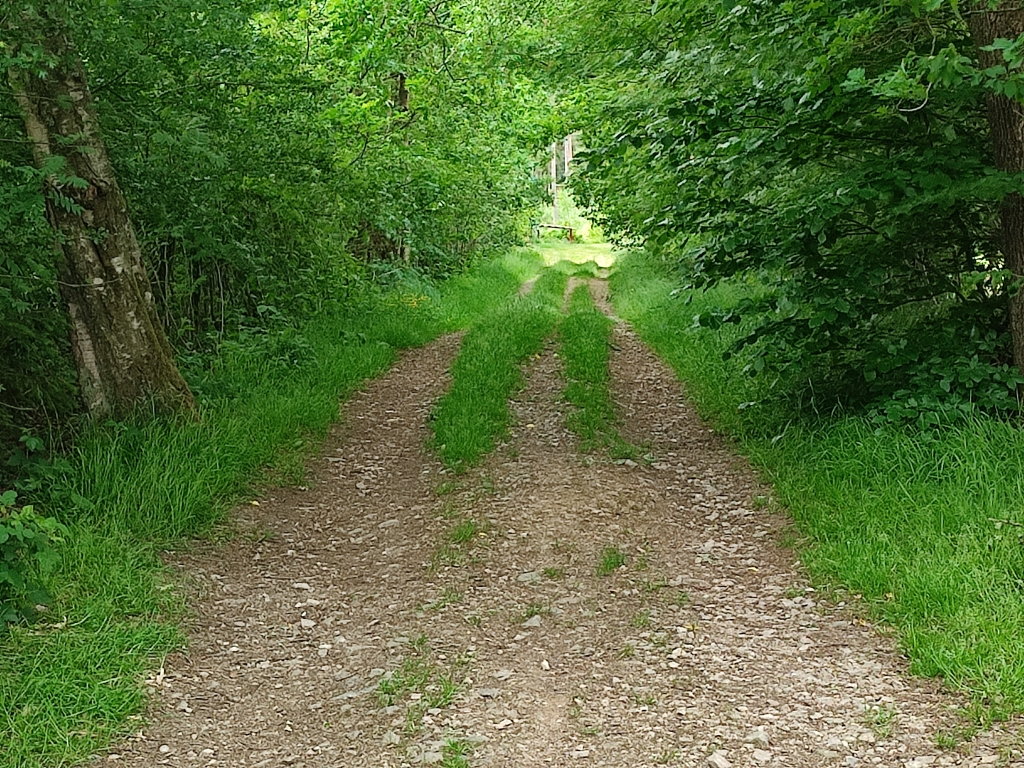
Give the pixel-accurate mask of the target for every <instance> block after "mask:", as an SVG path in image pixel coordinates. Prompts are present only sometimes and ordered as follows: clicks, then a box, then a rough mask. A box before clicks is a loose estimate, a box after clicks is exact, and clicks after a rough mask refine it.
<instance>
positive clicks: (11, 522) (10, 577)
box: [0, 491, 67, 634]
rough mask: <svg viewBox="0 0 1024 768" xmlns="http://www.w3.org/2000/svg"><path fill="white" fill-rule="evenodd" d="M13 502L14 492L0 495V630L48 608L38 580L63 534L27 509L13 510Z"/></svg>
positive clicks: (59, 527)
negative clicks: (39, 609)
mask: <svg viewBox="0 0 1024 768" xmlns="http://www.w3.org/2000/svg"><path fill="white" fill-rule="evenodd" d="M16 500H17V494H15V492H14V491H6V492H4V493H2V494H0V629H2V628H3V627H4V626H5V625H7V624H11V623H14V622H20V621H26V620H30V619H33V618H35V616H36V611H37V606H40V605H42V606H47V605H49V604H50V600H51V598H50V594H49V592H47V590H46V588H45V587H44V586H43V581H42V580H43V578H44V577H45V576H46V574H47V573H48V572H49V571H50V570H51V569H52V568H53V566H54V565H55V564H56V562H57V559H58V555H57V553H56V552H55V551H54V549H53V546H52V545H53V544H54V543H58V542H59V541H60V540H61V537H62V536H63V535H65V534H66V533H67V529H66V528H65V527H64V526H63V525H61V524H60V523H59V522H57V521H56V520H55V519H54V518H52V517H43V516H42V515H39V514H38V513H37V512H36V511H35V509H33V508H32V506H31V505H26V506H24V507H21V508H20V509H16V508H15V507H14V504H15V501H16ZM0 634H2V633H0Z"/></svg>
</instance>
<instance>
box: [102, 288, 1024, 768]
mask: <svg viewBox="0 0 1024 768" xmlns="http://www.w3.org/2000/svg"><path fill="white" fill-rule="evenodd" d="M591 287H592V291H596V292H598V294H600V291H601V290H602V287H601V286H600V285H597V286H596V287H595V286H594V284H593V283H592V284H591ZM456 347H457V340H455V339H452V338H447V339H443V340H441V341H439V342H438V343H436V344H435V345H432V346H430V347H427V348H425V349H422V350H416V351H413V352H410V353H408V354H407V355H405V356H404V357H403V358H402V360H401V361H400V362H399V364H398V365H397V366H396V367H395V368H394V369H393V370H392V371H391V372H390V373H389V374H388V375H387V376H385V377H384V378H382V379H380V380H378V381H376V382H373V383H371V384H369V385H368V386H367V388H366V391H365V392H364V393H362V394H361V395H359V396H358V397H356V398H355V399H354V400H353V402H352V403H351V404H350V405H349V406H348V407H347V408H346V410H345V419H344V425H345V426H344V427H343V428H340V429H339V430H338V431H337V432H336V433H335V434H334V435H333V436H332V439H331V440H330V441H329V442H328V445H327V447H326V449H325V453H324V455H323V457H322V458H321V460H320V462H319V465H318V467H317V468H316V471H315V472H314V477H313V478H312V479H311V481H310V484H309V489H308V490H305V491H298V490H295V491H282V492H279V493H277V494H276V498H271V499H266V500H262V501H261V505H260V506H259V507H246V508H245V509H244V510H241V511H240V514H242V513H245V515H246V516H251V517H252V520H250V521H248V522H247V523H246V527H247V528H248V529H249V530H251V531H252V532H253V535H251V536H249V537H248V538H247V539H239V540H238V541H235V542H232V543H230V544H228V545H227V546H224V547H219V548H213V549H211V550H210V551H209V552H205V553H199V554H193V555H190V556H187V557H180V558H179V559H178V561H177V563H176V565H177V567H179V568H180V569H182V570H183V571H184V572H185V573H188V574H190V575H191V576H192V577H193V578H194V579H195V581H196V583H197V584H198V585H200V587H201V588H202V590H203V592H204V594H203V596H202V597H201V598H200V599H198V600H197V604H196V622H195V627H194V628H193V632H192V638H191V646H190V651H189V655H188V656H187V657H186V656H182V657H177V658H173V659H169V660H168V663H167V665H166V668H165V670H164V672H163V674H161V675H158V676H156V677H154V678H153V679H152V680H151V681H150V684H151V686H152V688H153V691H154V694H155V696H154V707H153V710H154V711H153V713H152V714H153V723H152V725H150V726H149V727H147V728H146V729H145V730H144V731H143V732H142V733H141V734H140V735H138V736H136V737H135V738H133V739H131V740H129V741H128V742H127V743H125V744H123V745H121V746H120V747H119V748H118V751H117V753H116V755H111V756H110V759H115V760H118V761H120V762H121V763H123V764H129V765H137V766H152V765H180V766H191V765H202V766H214V765H219V766H311V767H312V766H375V767H376V766H381V767H385V766H386V767H392V768H398V767H399V766H413V765H418V764H421V763H426V764H439V765H442V766H444V768H456V766H458V765H463V763H459V762H458V761H457V760H456V758H455V757H454V751H453V747H451V746H449V747H447V748H446V747H445V745H446V744H449V743H451V742H456V743H457V744H459V745H461V746H460V747H459V749H462V750H463V751H465V752H466V756H467V758H468V760H469V765H473V766H491V767H494V768H498V767H500V768H533V767H537V768H539V767H540V766H577V765H579V766H586V765H592V766H614V767H615V768H627V767H628V768H635V767H639V766H655V765H679V766H706V765H711V766H713V768H726V767H727V766H728V765H734V766H759V765H766V766H771V765H778V766H819V765H826V766H843V768H847V767H848V768H854V767H855V766H865V767H866V768H869V767H870V766H875V765H879V766H901V768H902V767H905V768H924V766H929V765H934V766H940V765H941V766H945V765H965V766H978V765H987V764H990V763H992V764H995V763H1001V764H1006V763H1007V762H1011V763H1013V764H1014V765H1024V763H1021V753H1020V751H1019V750H1020V744H1019V742H1015V741H1013V740H1012V737H1011V734H1010V733H1009V731H1008V730H1007V731H1000V732H993V733H991V734H988V735H986V736H983V737H981V738H979V739H977V740H975V741H974V742H972V743H969V744H966V745H963V746H962V747H961V748H960V750H959V751H942V750H940V749H939V748H938V747H937V746H936V740H935V739H936V734H937V733H940V732H945V731H951V730H953V729H955V728H956V726H957V725H958V723H959V721H958V720H957V718H956V715H955V713H954V709H955V707H956V706H957V705H958V704H960V703H962V702H961V701H960V700H959V699H957V698H956V697H955V696H953V695H950V694H948V693H944V692H942V691H941V690H940V689H939V688H938V687H937V686H936V685H934V684H933V683H930V682H928V681H922V680H919V679H914V678H911V677H909V676H908V675H907V672H906V664H905V661H904V660H903V659H902V658H901V657H900V656H899V654H898V652H897V650H896V649H895V648H894V646H893V643H892V642H891V641H890V640H888V639H886V638H884V637H882V636H881V635H880V634H879V632H878V631H877V630H876V629H874V628H873V627H871V626H870V625H868V624H867V623H866V622H864V621H863V620H861V619H860V618H858V616H857V614H856V612H854V611H852V610H850V609H849V608H848V607H847V606H845V605H843V604H838V605H835V604H829V603H827V602H824V601H819V600H818V596H817V595H816V593H815V592H814V591H813V590H812V589H810V588H809V587H808V586H807V582H806V579H805V578H804V577H803V576H802V575H801V573H800V571H799V565H798V563H796V562H794V555H793V553H792V552H791V551H790V550H787V549H783V548H781V547H780V545H779V543H778V542H779V540H780V538H781V537H782V536H783V535H784V532H785V529H786V526H787V522H786V519H785V517H784V516H782V515H781V514H778V513H776V512H773V511H772V509H773V507H772V505H771V504H768V503H765V502H766V500H767V499H768V497H769V496H770V490H769V489H766V488H764V487H761V486H760V485H759V484H758V482H757V480H756V478H755V477H754V476H753V474H752V472H751V471H750V469H749V468H748V467H747V466H746V464H745V463H744V462H743V461H742V460H740V459H738V458H737V457H736V456H735V455H734V454H733V453H732V451H731V450H730V448H729V446H728V445H727V444H726V443H725V442H724V441H723V440H722V439H721V438H719V437H718V436H717V435H715V434H714V433H713V432H712V431H711V430H709V429H708V428H707V427H706V426H705V425H703V424H702V423H701V422H700V421H699V420H698V419H697V418H696V416H695V415H694V413H693V411H692V410H691V408H690V407H689V406H688V405H687V404H686V402H685V400H684V399H683V398H682V396H681V394H680V389H679V387H678V384H677V383H676V381H675V379H674V377H673V375H672V373H671V371H669V370H668V369H667V368H666V367H665V366H664V365H662V364H661V363H660V362H659V361H658V360H657V359H656V358H655V357H654V356H653V355H652V354H651V353H650V352H649V351H648V350H647V349H646V348H645V347H644V346H643V345H642V344H641V343H640V341H639V340H638V339H637V337H636V336H635V335H634V334H633V333H632V331H630V330H629V329H628V328H627V327H625V326H623V325H619V326H618V327H617V329H616V331H615V347H616V348H617V351H616V352H615V353H614V355H613V358H612V367H613V375H614V378H615V382H616V384H615V393H616V397H617V401H618V403H619V405H620V407H621V411H622V416H623V420H624V437H626V438H627V439H630V440H632V441H634V442H636V443H641V444H645V445H648V446H649V449H650V456H651V462H650V464H637V463H634V462H632V461H625V462H612V461H609V460H607V459H605V458H603V457H600V456H585V455H581V454H580V453H579V452H578V451H577V448H576V443H575V439H574V437H573V436H572V435H571V434H570V433H569V432H568V431H567V430H566V429H565V427H564V416H565V413H564V411H565V408H566V405H565V404H564V402H563V401H562V399H561V389H562V386H563V383H562V380H561V375H560V374H561V371H560V361H559V358H558V357H557V353H556V350H555V349H554V347H553V346H551V345H549V347H548V348H547V349H546V350H545V351H544V353H543V354H541V355H540V356H538V357H537V358H536V359H535V360H533V361H532V364H531V365H530V366H529V368H528V370H527V386H526V387H525V389H524V390H523V391H522V392H521V393H520V395H519V396H518V397H517V399H516V400H515V401H514V403H513V406H514V412H515V417H516V423H515V426H514V428H513V430H512V434H511V436H510V439H509V441H508V442H507V443H506V444H505V445H504V446H502V447H501V448H500V449H499V450H498V451H497V452H496V454H495V455H493V456H492V457H491V458H490V459H489V460H488V461H487V462H486V463H485V464H484V465H483V466H481V467H479V468H477V469H474V470H472V471H470V472H467V473H466V474H464V475H461V476H453V475H451V474H450V473H447V472H446V471H444V470H443V469H442V467H441V466H440V464H439V463H438V462H437V461H436V459H435V458H434V457H433V456H432V455H431V454H429V453H428V452H427V451H426V450H425V449H424V447H423V446H424V444H425V441H426V439H427V434H428V432H427V427H426V419H427V416H428V414H429V410H430V408H431V406H432V403H433V401H434V400H435V399H436V398H437V397H438V396H439V395H440V394H441V392H442V391H443V388H444V386H445V375H444V371H445V370H446V368H447V366H448V364H449V362H450V361H451V359H452V357H453V355H454V353H455V351H456Z"/></svg>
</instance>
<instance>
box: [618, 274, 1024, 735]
mask: <svg viewBox="0 0 1024 768" xmlns="http://www.w3.org/2000/svg"><path fill="white" fill-rule="evenodd" d="M676 285H677V283H676V281H674V280H672V279H671V277H669V276H668V275H667V274H666V271H665V268H664V266H663V265H660V264H658V263H657V262H655V261H652V260H651V259H650V258H649V257H644V256H640V255H636V256H632V257H630V258H629V259H626V260H625V261H624V262H623V263H621V266H620V269H619V270H618V272H617V273H616V274H615V275H613V277H612V288H613V294H614V296H615V301H616V308H617V311H618V312H619V313H620V314H621V315H622V316H623V317H625V318H627V319H629V320H630V321H631V322H632V323H633V324H634V326H635V327H636V329H637V330H638V332H639V333H640V334H641V336H642V337H643V338H644V340H645V341H647V342H648V343H649V344H650V345H651V346H652V347H653V348H654V349H655V350H656V351H657V352H658V353H659V354H660V355H661V356H663V357H664V358H665V359H666V360H667V361H668V362H669V363H670V364H671V365H672V366H673V367H674V369H675V370H676V372H677V373H678V375H679V377H680V378H681V379H682V380H683V381H684V382H685V384H686V388H687V390H688V392H689V393H690V395H691V396H692V397H693V399H694V400H695V401H696V403H697V405H698V408H699V409H700V411H701V412H702V414H703V415H704V416H705V417H707V418H709V419H711V420H712V421H713V422H714V423H715V424H716V425H717V426H719V427H720V428H722V429H724V430H725V431H727V432H729V433H730V434H732V435H734V436H735V437H737V438H738V439H739V441H740V445H741V447H742V449H743V450H744V451H745V452H747V453H748V454H749V455H750V456H751V458H752V459H753V461H754V462H755V464H756V465H757V466H759V467H760V468H761V469H762V470H763V471H764V473H765V475H766V477H767V478H768V479H770V480H771V481H772V482H773V483H774V485H775V488H776V491H777V495H778V501H780V502H781V503H782V504H783V505H785V507H787V508H788V510H789V512H790V514H791V515H792V516H793V519H794V520H795V521H796V523H797V525H798V527H799V529H800V531H801V533H802V534H803V535H804V536H805V537H806V541H805V542H804V544H803V545H802V546H801V559H802V560H803V562H804V563H805V564H806V565H807V566H808V567H809V568H810V570H811V572H812V574H813V576H814V578H815V580H816V581H817V582H818V583H819V584H823V585H829V586H832V587H834V588H838V589H841V590H843V591H845V592H847V593H849V594H851V595H853V596H855V599H860V600H863V602H864V604H865V605H867V606H869V608H870V610H871V611H872V612H873V614H874V615H875V616H876V617H877V618H880V619H882V620H884V621H886V622H889V623H891V624H892V625H893V626H894V627H895V628H896V630H897V632H898V635H899V638H900V641H901V644H902V647H903V649H904V650H905V651H906V653H907V654H908V656H909V657H910V659H911V662H912V668H913V670H914V671H915V672H917V673H919V674H922V675H929V676H938V677H941V678H943V679H944V680H945V681H946V682H947V684H949V685H950V686H952V687H954V688H959V689H963V690H965V691H968V692H970V693H971V694H972V695H973V696H974V697H976V700H977V702H980V703H981V704H982V705H983V706H982V707H981V708H980V710H979V711H981V712H983V713H984V714H985V716H1000V715H1004V714H1007V713H1010V712H1020V711H1022V710H1024V528H1022V527H1021V526H1022V524H1024V431H1022V430H1021V429H1020V427H1019V426H1018V425H1015V424H1009V423H1005V422H1000V421H995V420H984V419H981V420H977V421H975V422H973V423H970V424H966V425H962V426H958V427H955V428H949V429H946V430H944V431H942V432H940V433H938V437H937V438H934V439H933V438H922V437H921V436H919V435H915V434H913V433H910V432H906V431H899V430H896V429H892V430H888V431H885V432H876V431H875V429H874V428H873V427H872V426H869V425H868V423H867V422H866V421H864V420H862V419H859V418H853V417H846V418H838V419H829V420H823V421H821V422H819V423H817V424H814V425H808V424H795V423H794V424H788V425H787V424H784V423H782V422H781V421H780V419H779V417H778V414H772V413H766V412H761V411H759V410H758V409H757V408H746V409H743V408H741V406H742V404H744V403H746V402H749V401H751V400H754V399H756V398H757V397H758V396H759V395H760V394H761V393H762V390H761V388H762V387H764V386H766V383H765V382H762V381H760V380H757V379H750V378H749V377H748V376H746V375H744V374H743V373H742V371H741V369H740V368H741V364H740V362H739V361H737V360H730V361H724V360H723V359H722V352H723V351H724V350H725V349H726V348H727V347H728V345H729V344H730V343H731V341H732V340H733V339H734V338H735V335H736V334H737V333H739V330H738V329H735V328H734V327H729V328H726V329H722V330H718V331H712V330H707V329H695V328H694V327H693V322H692V319H693V316H694V315H695V314H697V313H698V312H700V311H701V310H702V309H705V308H707V307H709V306H711V305H713V304H721V305H728V304H729V303H730V302H734V301H735V300H736V299H737V298H738V297H739V296H740V295H742V293H743V291H744V290H747V289H744V288H742V287H737V286H732V287H726V288H722V289H719V290H717V291H714V292H711V293H709V294H704V295H701V294H697V295H693V296H689V297H687V296H676V295H673V293H672V292H673V289H674V288H675V287H676ZM688 300H689V303H687V301H688Z"/></svg>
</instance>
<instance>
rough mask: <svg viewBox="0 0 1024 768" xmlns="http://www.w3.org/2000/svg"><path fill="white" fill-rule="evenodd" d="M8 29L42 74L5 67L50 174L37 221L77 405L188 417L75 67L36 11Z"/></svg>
mask: <svg viewBox="0 0 1024 768" xmlns="http://www.w3.org/2000/svg"><path fill="white" fill-rule="evenodd" d="M44 5H45V4H44ZM16 23H17V24H18V28H17V30H16V31H17V33H18V35H17V38H16V39H18V38H20V40H21V41H23V43H25V44H32V43H34V44H35V45H37V46H39V48H37V49H36V50H42V51H43V52H44V54H45V59H44V61H45V66H40V67H32V68H31V69H25V70H19V69H11V70H9V71H8V80H9V82H10V85H11V87H12V90H13V91H14V94H15V97H16V98H17V101H18V104H19V106H20V107H21V111H22V114H23V117H24V120H25V128H26V131H27V133H28V137H29V140H30V141H31V143H32V149H33V154H34V157H35V162H36V165H37V166H38V167H40V168H42V169H46V170H50V171H51V173H50V175H49V176H48V177H47V180H46V184H47V190H46V215H47V218H48V220H49V221H50V224H51V225H52V226H53V228H54V230H55V232H56V234H57V239H58V246H59V248H60V250H61V252H62V259H61V268H60V281H61V285H60V291H61V295H62V296H63V298H64V301H65V302H66V303H67V307H68V313H69V315H70V320H71V341H72V349H73V352H74V357H75V363H76V366H77V368H78V376H79V383H80V387H81V392H82V398H83V400H84V402H85V405H86V407H87V408H88V410H89V411H90V412H91V413H93V414H96V415H102V416H114V417H119V416H123V415H125V414H127V413H128V412H129V411H131V410H132V409H134V408H136V407H137V406H138V405H139V404H141V403H150V402H152V403H153V404H155V406H156V407H157V408H158V409H159V410H162V411H182V410H185V411H191V410H194V408H195V401H194V400H193V398H192V393H191V392H190V391H189V388H188V385H187V384H186V383H185V380H184V379H183V378H182V376H181V374H180V373H179V371H178V369H177V367H176V366H175V364H174V359H173V355H172V351H171V347H170V344H169V343H168V341H167V337H166V335H165V333H164V330H163V327H162V326H161V325H160V321H159V317H158V314H157V310H156V304H155V302H154V300H153V293H152V289H151V287H150V282H149V278H148V276H147V275H146V270H145V266H144V264H143V260H142V252H141V249H140V248H139V243H138V239H137V238H136V235H135V229H134V227H133V226H132V222H131V219H130V218H129V216H128V210H127V205H126V203H125V199H124V195H123V194H122V193H121V189H120V188H119V187H118V185H117V181H116V179H115V175H114V170H113V167H112V166H111V164H110V159H109V157H108V155H107V151H106V147H105V145H104V143H103V140H102V137H101V135H100V130H99V125H98V122H97V118H96V111H95V108H94V106H93V103H92V98H91V95H90V93H89V88H88V84H87V82H86V77H85V71H84V68H83V65H82V62H81V59H80V57H79V55H78V54H77V52H76V50H75V49H74V47H73V45H72V44H71V42H70V40H69V38H68V35H67V32H66V30H65V28H64V25H63V24H62V22H61V19H60V18H58V17H56V16H50V15H48V14H47V12H46V10H45V7H42V8H40V9H39V10H38V11H37V12H36V13H34V14H32V15H31V16H27V15H26V16H22V17H21V18H20V19H18V20H17V22H16ZM58 157H62V158H64V164H63V166H62V167H60V168H59V169H58V168H55V166H54V159H55V158H58ZM72 178H77V179H80V180H81V181H76V182H75V183H71V182H70V179H72Z"/></svg>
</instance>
